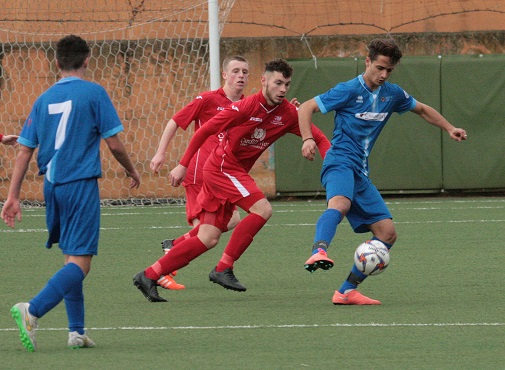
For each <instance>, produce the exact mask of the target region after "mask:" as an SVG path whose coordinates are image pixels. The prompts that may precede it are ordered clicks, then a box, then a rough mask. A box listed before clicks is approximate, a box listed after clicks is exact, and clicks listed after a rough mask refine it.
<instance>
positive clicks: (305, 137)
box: [298, 99, 319, 161]
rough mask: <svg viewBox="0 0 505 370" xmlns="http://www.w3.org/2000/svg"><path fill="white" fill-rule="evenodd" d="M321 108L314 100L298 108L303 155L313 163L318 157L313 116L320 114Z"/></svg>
mask: <svg viewBox="0 0 505 370" xmlns="http://www.w3.org/2000/svg"><path fill="white" fill-rule="evenodd" d="M318 111H319V107H318V106H317V103H316V101H315V100H314V99H310V100H307V101H306V102H305V103H303V104H302V105H300V107H299V108H298V125H299V126H300V133H301V135H302V142H303V144H302V155H303V156H304V157H305V158H307V159H308V160H311V161H313V160H314V156H315V155H316V141H315V139H314V135H313V133H312V125H311V122H312V114H313V113H314V112H318Z"/></svg>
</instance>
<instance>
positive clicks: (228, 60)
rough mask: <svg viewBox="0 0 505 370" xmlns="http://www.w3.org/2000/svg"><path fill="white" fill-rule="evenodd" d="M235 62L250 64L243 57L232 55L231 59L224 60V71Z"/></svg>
mask: <svg viewBox="0 0 505 370" xmlns="http://www.w3.org/2000/svg"><path fill="white" fill-rule="evenodd" d="M234 60H236V61H237V62H244V63H247V64H249V62H248V61H247V59H246V58H244V57H243V56H242V55H232V56H231V57H228V58H226V59H225V60H223V71H224V70H225V69H226V67H228V64H230V62H232V61H234Z"/></svg>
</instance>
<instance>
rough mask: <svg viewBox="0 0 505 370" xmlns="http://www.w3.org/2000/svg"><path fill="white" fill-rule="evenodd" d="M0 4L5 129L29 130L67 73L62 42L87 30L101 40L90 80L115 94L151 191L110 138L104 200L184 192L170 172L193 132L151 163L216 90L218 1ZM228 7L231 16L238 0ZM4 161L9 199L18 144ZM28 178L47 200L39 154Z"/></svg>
mask: <svg viewBox="0 0 505 370" xmlns="http://www.w3.org/2000/svg"><path fill="white" fill-rule="evenodd" d="M0 6H1V7H2V14H3V19H0V40H1V41H2V43H1V44H0V94H1V99H0V122H1V124H0V133H3V134H18V133H19V132H20V130H21V127H22V125H23V123H24V120H25V119H26V117H27V116H28V114H29V112H30V109H31V106H32V105H33V103H34V101H35V99H36V98H37V97H38V96H39V95H40V94H41V93H42V92H43V91H45V90H46V89H47V88H48V87H50V86H51V85H52V84H54V83H55V82H56V81H57V80H58V78H59V75H58V70H57V68H56V65H55V62H54V54H55V47H56V43H57V41H58V40H59V39H60V38H61V37H63V36H66V35H68V34H77V35H79V36H81V37H83V38H84V39H86V40H87V42H88V43H89V44H90V46H91V54H92V55H91V60H90V65H89V68H88V72H87V78H88V79H89V80H91V81H95V82H97V83H99V84H101V85H102V86H103V87H104V88H105V89H106V90H107V92H108V93H109V95H110V97H111V99H112V101H113V103H114V105H115V107H116V109H117V110H118V113H119V116H120V118H121V120H122V122H123V125H124V127H125V131H124V133H123V134H122V135H123V136H122V138H123V140H124V142H125V143H126V146H127V149H128V152H129V153H131V156H132V160H133V161H134V163H135V165H136V167H137V169H138V171H139V173H140V174H141V175H142V185H141V189H140V190H138V191H137V190H132V191H130V189H129V188H128V184H129V181H128V180H127V179H125V173H124V170H123V169H122V167H121V166H120V165H119V164H118V163H117V161H115V160H114V158H113V157H112V155H111V154H110V153H109V151H108V150H106V148H105V146H102V167H103V177H102V179H101V180H100V193H101V197H102V199H110V200H118V201H120V200H128V199H132V198H135V199H137V200H139V199H140V200H142V199H144V200H146V201H152V200H156V199H158V200H162V199H178V198H183V197H184V193H183V190H182V188H173V187H171V186H168V184H167V181H166V177H167V173H168V169H169V168H173V166H175V164H176V161H177V159H178V158H180V157H181V154H182V153H183V151H184V149H185V148H186V144H187V141H188V138H189V135H190V134H191V132H185V131H183V130H178V131H177V135H176V137H175V138H174V140H173V142H172V144H171V145H170V147H169V153H167V154H168V157H169V158H170V160H169V162H168V163H167V166H164V169H163V171H162V172H161V174H160V175H153V174H152V173H151V171H150V168H149V163H150V160H151V159H152V157H153V156H154V154H155V152H156V148H157V145H158V142H159V139H160V137H161V133H162V132H163V129H164V127H165V125H166V123H167V122H168V120H169V119H170V118H171V117H172V116H173V114H174V113H175V112H177V111H178V110H179V109H181V108H182V107H183V106H184V105H186V104H187V103H188V102H190V101H191V100H192V99H193V98H194V97H195V95H196V94H197V93H198V92H200V91H205V90H208V89H209V62H208V60H209V48H208V21H207V20H208V1H207V0H184V1H182V0H171V1H163V0H158V1H152V0H150V1H145V0H142V1H133V0H132V1H120V0H114V1H98V0H74V1H63V0H59V1H29V2H28V1H1V2H0ZM220 6H221V10H220V15H221V22H220V23H221V24H222V23H223V21H224V17H225V16H226V15H227V14H228V8H229V7H230V6H231V2H230V1H224V2H221V4H220ZM35 155H36V153H35ZM0 162H1V166H0V199H2V200H3V199H5V198H6V196H7V191H8V186H9V177H10V175H11V174H12V170H13V166H14V162H15V149H14V148H13V147H11V146H4V145H0ZM26 179H27V181H25V183H24V184H23V188H22V195H21V197H22V199H24V200H27V201H34V202H37V201H38V202H40V201H42V200H43V195H42V186H43V179H42V177H41V176H38V173H37V168H36V163H35V161H33V160H32V162H31V166H30V168H29V171H28V173H27V176H26Z"/></svg>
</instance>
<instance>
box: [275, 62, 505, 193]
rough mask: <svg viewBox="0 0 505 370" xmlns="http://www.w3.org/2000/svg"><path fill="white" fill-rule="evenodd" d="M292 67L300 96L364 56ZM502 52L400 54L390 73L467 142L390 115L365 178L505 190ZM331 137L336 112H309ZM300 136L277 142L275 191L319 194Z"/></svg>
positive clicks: (395, 185) (353, 68)
mask: <svg viewBox="0 0 505 370" xmlns="http://www.w3.org/2000/svg"><path fill="white" fill-rule="evenodd" d="M290 63H291V64H292V65H293V67H294V69H295V73H294V76H293V82H292V86H291V90H290V96H291V97H294V96H296V97H298V100H299V101H301V102H303V101H305V100H307V99H310V98H312V97H314V96H315V95H317V94H320V93H322V92H324V91H326V90H328V89H329V88H330V87H332V86H334V85H335V84H336V83H338V82H342V81H347V80H349V79H351V78H353V77H355V76H356V75H357V74H358V73H361V72H363V70H364V59H363V58H361V59H351V58H342V59H324V60H318V61H317V69H316V68H315V63H314V61H312V60H304V61H300V60H294V61H290ZM504 66H505V55H484V56H479V55H474V56H473V55H472V56H460V55H454V56H443V57H438V56H425V57H403V58H402V61H401V63H400V64H399V65H398V66H397V68H396V70H395V71H394V72H393V74H392V75H391V78H390V82H392V83H397V84H398V85H400V86H401V87H402V88H404V89H405V91H406V92H407V93H409V94H411V95H412V96H413V97H414V98H415V99H417V100H419V101H421V102H423V103H426V104H428V105H430V106H432V107H434V108H435V109H437V110H438V111H440V112H442V114H443V115H444V116H445V117H446V118H447V119H448V120H449V121H450V122H451V123H452V124H454V125H455V126H457V127H463V128H465V129H466V130H467V132H468V138H469V140H468V141H466V142H462V143H457V142H455V141H453V140H451V139H450V138H449V136H448V135H447V133H445V132H442V131H441V130H439V129H438V128H436V127H433V126H431V125H429V124H428V123H426V122H425V121H424V120H422V119H421V118H419V117H418V116H417V115H416V114H414V113H411V112H407V113H405V114H403V115H398V114H394V115H393V117H391V119H390V120H389V122H388V124H387V125H386V127H385V128H384V131H383V133H382V134H381V136H380V138H379V140H378V141H377V143H376V144H375V147H374V149H373V151H372V154H371V157H370V178H371V179H372V180H373V181H374V183H375V184H376V185H377V187H378V188H379V190H381V191H382V192H390V193H402V192H408V193H415V192H439V191H443V190H470V191H472V190H496V189H500V190H501V189H504V188H505V160H504V159H503V158H505V145H503V137H504V136H505V122H504V119H503V117H504V116H505V73H504V72H505V67H504ZM314 123H315V124H316V125H317V126H318V127H320V128H321V129H322V130H323V131H324V132H325V134H326V135H327V136H328V138H331V132H332V129H333V115H332V113H329V114H327V115H322V114H320V113H317V114H315V115H314ZM300 149H301V142H300V140H299V139H298V138H296V137H291V136H289V137H285V138H283V139H281V140H279V141H278V142H277V143H276V144H275V166H276V167H275V170H276V189H277V193H278V194H281V195H288V194H295V195H296V194H316V193H319V192H321V191H323V188H322V187H321V184H320V182H319V171H320V166H321V160H319V159H318V160H317V161H314V162H308V161H306V160H305V159H304V158H303V157H301V154H300Z"/></svg>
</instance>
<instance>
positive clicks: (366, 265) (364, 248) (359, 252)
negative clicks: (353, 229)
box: [354, 240, 390, 275]
mask: <svg viewBox="0 0 505 370" xmlns="http://www.w3.org/2000/svg"><path fill="white" fill-rule="evenodd" d="M389 260H390V258H389V251H388V249H387V247H386V246H385V245H384V243H381V242H380V241H378V240H367V241H366V242H364V243H363V244H361V245H360V246H359V247H358V248H356V252H354V264H355V265H356V267H357V268H358V270H360V271H361V272H362V273H363V274H365V275H379V274H380V273H382V272H383V271H384V270H385V269H386V267H388V265H389Z"/></svg>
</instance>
